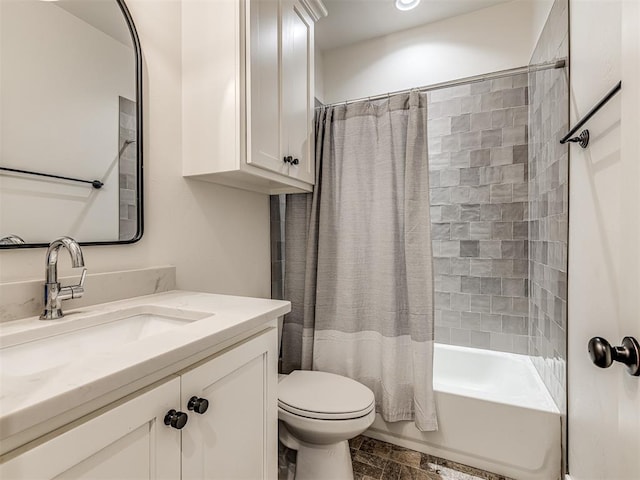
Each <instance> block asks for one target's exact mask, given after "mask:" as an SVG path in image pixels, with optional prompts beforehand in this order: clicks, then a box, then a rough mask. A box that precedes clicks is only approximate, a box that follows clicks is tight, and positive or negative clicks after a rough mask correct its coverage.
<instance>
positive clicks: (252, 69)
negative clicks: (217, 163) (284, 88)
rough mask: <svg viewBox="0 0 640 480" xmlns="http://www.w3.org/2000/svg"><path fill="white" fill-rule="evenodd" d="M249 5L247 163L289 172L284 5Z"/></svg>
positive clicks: (260, 1)
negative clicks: (283, 109) (283, 137)
mask: <svg viewBox="0 0 640 480" xmlns="http://www.w3.org/2000/svg"><path fill="white" fill-rule="evenodd" d="M247 9H248V12H247V17H248V24H249V25H248V30H249V34H248V35H247V42H248V48H247V78H248V79H249V82H248V83H249V85H250V89H249V93H248V99H247V100H248V101H247V119H248V122H249V123H250V127H249V128H248V129H247V142H248V145H249V152H248V155H247V163H249V164H252V165H255V166H257V167H261V168H266V169H267V170H271V171H273V172H277V173H281V174H284V175H287V174H288V164H287V163H285V162H284V161H283V158H282V157H281V155H280V152H281V148H280V71H281V69H280V21H279V13H280V12H279V9H280V5H279V2H278V0H247Z"/></svg>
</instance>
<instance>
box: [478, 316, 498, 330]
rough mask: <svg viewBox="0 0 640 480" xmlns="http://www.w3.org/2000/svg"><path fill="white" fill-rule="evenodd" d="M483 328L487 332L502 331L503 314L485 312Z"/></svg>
mask: <svg viewBox="0 0 640 480" xmlns="http://www.w3.org/2000/svg"><path fill="white" fill-rule="evenodd" d="M481 325H482V327H481V328H482V330H484V331H485V332H497V333H500V332H502V315H497V314H491V313H483V314H482V317H481Z"/></svg>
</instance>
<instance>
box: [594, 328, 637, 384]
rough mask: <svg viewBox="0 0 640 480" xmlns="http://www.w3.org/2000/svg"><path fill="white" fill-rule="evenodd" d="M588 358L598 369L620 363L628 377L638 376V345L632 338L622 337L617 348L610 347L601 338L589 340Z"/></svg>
mask: <svg viewBox="0 0 640 480" xmlns="http://www.w3.org/2000/svg"><path fill="white" fill-rule="evenodd" d="M589 356H590V357H591V361H592V362H593V363H594V364H595V365H596V366H598V367H600V368H607V367H610V366H611V365H612V364H613V362H620V363H624V364H625V365H626V366H627V371H628V372H629V374H630V375H634V376H640V344H638V341H637V340H636V339H635V338H633V337H624V338H623V339H622V345H620V346H619V347H614V346H612V345H611V344H610V343H609V342H608V341H607V340H606V339H604V338H602V337H593V338H592V339H591V340H589Z"/></svg>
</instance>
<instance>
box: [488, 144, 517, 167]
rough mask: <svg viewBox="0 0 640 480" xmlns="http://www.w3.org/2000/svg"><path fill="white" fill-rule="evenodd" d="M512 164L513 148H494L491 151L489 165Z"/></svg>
mask: <svg viewBox="0 0 640 480" xmlns="http://www.w3.org/2000/svg"><path fill="white" fill-rule="evenodd" d="M512 163H514V158H513V147H494V148H492V149H491V165H492V166H500V165H511V164H512Z"/></svg>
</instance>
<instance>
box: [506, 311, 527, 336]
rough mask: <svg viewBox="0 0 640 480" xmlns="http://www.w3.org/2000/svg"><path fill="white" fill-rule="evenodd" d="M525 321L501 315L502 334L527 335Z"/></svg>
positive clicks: (512, 316) (520, 318) (522, 318)
mask: <svg viewBox="0 0 640 480" xmlns="http://www.w3.org/2000/svg"><path fill="white" fill-rule="evenodd" d="M528 327H529V326H528V324H527V320H526V318H524V317H518V316H514V315H502V333H512V334H515V335H526V334H528V333H529V328H528Z"/></svg>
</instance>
